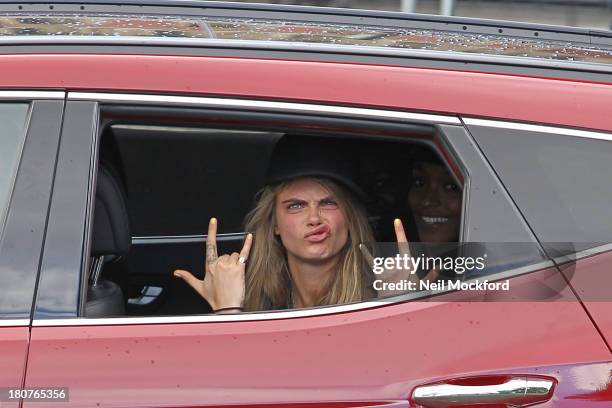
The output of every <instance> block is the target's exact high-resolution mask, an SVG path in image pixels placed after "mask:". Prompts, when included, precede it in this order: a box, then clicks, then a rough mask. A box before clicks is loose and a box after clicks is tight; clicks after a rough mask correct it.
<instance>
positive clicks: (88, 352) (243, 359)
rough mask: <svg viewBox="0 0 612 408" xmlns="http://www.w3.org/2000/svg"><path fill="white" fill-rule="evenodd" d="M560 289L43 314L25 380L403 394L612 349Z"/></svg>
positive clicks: (192, 397)
mask: <svg viewBox="0 0 612 408" xmlns="http://www.w3.org/2000/svg"><path fill="white" fill-rule="evenodd" d="M552 271H553V272H554V273H557V271H556V270H555V269H553V270H552ZM549 272H550V270H548V271H547V270H544V271H541V272H538V273H536V274H534V275H533V276H537V275H538V274H543V275H545V274H547V273H549ZM445 296H448V297H449V298H452V294H449V295H445ZM564 296H565V299H564V301H558V302H493V303H482V302H456V301H448V302H445V301H444V300H448V299H445V297H444V296H441V297H440V298H439V299H435V300H432V301H430V302H412V303H401V304H392V305H386V306H381V307H376V308H373V309H368V310H360V311H353V312H347V313H338V314H331V315H323V316H313V317H298V318H289V319H274V317H273V316H272V317H270V316H267V318H268V320H265V319H266V316H263V317H262V320H254V321H239V320H240V318H238V319H236V317H227V316H210V317H202V318H201V319H205V320H208V321H206V322H199V323H198V322H197V318H195V317H194V318H193V320H194V321H196V322H195V323H178V322H177V323H173V324H165V323H159V324H151V323H147V319H146V318H145V319H142V320H140V321H136V320H131V321H130V320H126V321H125V322H124V323H125V324H112V319H108V320H106V319H105V320H106V322H104V325H102V324H100V323H102V322H103V321H100V322H99V323H98V324H96V321H95V320H82V321H81V322H79V321H78V320H77V321H71V322H69V323H68V322H65V321H64V322H63V323H62V321H57V322H55V323H54V322H52V321H47V322H41V323H40V324H44V325H57V326H56V327H53V326H51V327H45V326H36V327H34V328H33V333H32V346H31V349H30V356H31V360H32V364H30V365H29V367H28V377H27V386H28V387H37V386H50V385H52V384H62V385H63V386H67V387H69V388H70V406H75V407H76V406H82V407H85V406H96V405H97V404H100V406H107V407H120V406H169V405H170V406H203V405H213V406H221V405H225V404H235V405H250V404H254V403H265V404H290V403H291V404H292V403H299V402H321V401H329V402H331V401H360V402H364V401H370V402H373V401H378V402H381V401H407V400H408V398H409V397H410V393H411V391H412V390H413V388H414V387H416V386H418V385H421V384H424V383H428V382H430V381H433V380H438V379H440V378H456V377H464V376H466V375H470V374H474V373H481V372H485V373H489V372H499V373H514V374H524V371H523V370H524V367H546V366H557V365H563V364H566V365H571V364H575V363H576V362H580V363H582V364H587V365H589V364H592V363H597V362H600V361H607V360H609V359H610V353H609V350H608V349H607V348H606V346H605V345H604V344H603V342H602V341H601V338H600V337H599V335H598V333H597V331H596V330H595V328H594V327H593V325H592V323H591V322H590V320H589V319H588V317H587V316H586V314H585V313H584V311H583V310H582V308H581V306H580V304H579V303H578V302H576V301H575V298H574V300H572V298H571V292H570V291H566V294H565V295H564ZM270 315H273V314H270ZM449 316H452V318H449ZM527 316H528V317H529V318H526V317H527ZM244 317H245V316H243V317H242V318H244ZM250 318H251V319H256V317H255V315H253V316H251V317H250ZM151 319H153V321H154V318H149V321H151ZM177 321H178V320H177ZM118 322H119V321H117V323H118ZM442 322H443V323H442ZM66 323H68V325H62V324H66ZM109 323H111V324H109ZM560 338H562V339H563V341H560V340H559V339H560ZM60 364H61V366H62V367H63V369H62V370H60V371H58V370H57V369H56V367H58V366H59V365H60ZM515 370H518V372H517V371H515ZM536 371H537V370H536ZM550 371H552V370H550ZM532 372H535V371H534V370H532ZM74 373H79V375H78V376H75V375H74ZM549 374H553V377H554V378H557V377H556V376H555V375H554V373H551V372H550V373H549ZM608 374H609V373H608ZM557 380H558V381H561V380H562V379H561V378H557ZM598 380H600V381H601V378H598ZM24 406H26V407H34V406H39V405H37V404H34V403H28V404H25V405H24Z"/></svg>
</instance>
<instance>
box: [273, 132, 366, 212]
mask: <svg viewBox="0 0 612 408" xmlns="http://www.w3.org/2000/svg"><path fill="white" fill-rule="evenodd" d="M349 149H350V145H349V143H348V141H340V140H334V139H328V138H321V137H316V138H315V137H308V136H293V135H286V136H283V137H282V138H281V139H280V140H279V141H278V143H277V144H276V146H275V147H274V151H273V152H272V157H271V159H270V165H269V167H268V173H267V177H266V182H267V184H270V185H275V184H279V183H282V182H284V181H290V180H293V179H296V178H299V177H323V178H328V179H330V180H332V181H335V182H337V183H338V184H340V185H341V186H343V187H345V188H346V189H347V190H348V191H349V192H350V193H352V194H353V195H354V196H355V197H356V198H359V199H360V200H362V199H363V198H364V193H363V190H362V189H361V188H360V187H359V186H358V184H357V177H358V174H359V168H358V163H357V161H356V159H355V157H354V156H352V155H351V152H350V151H349Z"/></svg>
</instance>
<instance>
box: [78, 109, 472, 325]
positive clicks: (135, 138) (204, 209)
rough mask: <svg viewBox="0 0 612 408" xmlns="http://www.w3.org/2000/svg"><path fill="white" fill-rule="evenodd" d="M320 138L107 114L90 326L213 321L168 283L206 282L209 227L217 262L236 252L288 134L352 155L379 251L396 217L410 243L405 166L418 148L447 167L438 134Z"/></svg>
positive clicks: (193, 296)
mask: <svg viewBox="0 0 612 408" xmlns="http://www.w3.org/2000/svg"><path fill="white" fill-rule="evenodd" d="M321 128H323V126H320V127H319V128H318V129H317V128H313V127H312V126H311V125H306V126H303V127H300V126H296V125H293V126H287V123H286V122H283V123H282V124H280V125H278V124H275V123H273V124H271V123H270V122H268V123H266V124H261V123H256V122H251V123H248V124H246V125H245V124H242V123H238V124H237V123H236V121H228V122H227V123H222V122H221V121H199V122H198V123H193V122H190V121H187V120H185V118H182V120H177V119H176V118H170V119H162V120H160V119H159V117H157V118H155V119H152V118H140V117H137V116H136V115H129V116H128V117H127V118H126V117H125V115H123V116H122V115H116V114H113V112H111V113H110V114H108V115H107V116H106V117H105V118H104V119H103V121H102V123H101V126H100V129H101V130H100V137H99V148H98V160H97V177H96V194H95V207H94V213H93V223H92V227H91V241H90V242H91V245H90V262H89V263H90V267H89V271H88V273H89V276H88V288H87V300H86V302H85V307H84V315H85V316H87V317H108V316H172V315H193V314H206V313H211V312H212V311H211V308H210V306H209V305H208V304H207V302H205V301H204V300H203V299H202V298H201V297H200V296H199V295H198V294H197V293H195V291H193V289H192V288H191V287H189V286H188V285H187V284H185V282H184V281H182V280H181V279H177V278H174V277H173V274H172V273H173V271H174V270H175V269H184V270H189V271H191V272H192V273H194V275H196V276H198V277H199V278H200V279H201V278H202V277H203V273H204V240H205V234H206V231H207V225H208V221H209V218H210V217H213V216H214V217H216V218H217V219H218V220H219V230H218V238H217V240H218V247H219V253H231V252H234V251H238V250H239V248H240V247H241V246H242V241H243V238H244V230H243V218H244V217H245V215H246V214H247V212H248V211H249V210H250V209H251V207H252V206H253V204H254V202H255V201H254V200H255V197H256V194H257V192H258V190H260V189H261V188H262V187H263V186H264V183H265V176H266V170H267V167H268V162H269V159H270V156H271V153H272V151H273V149H274V146H275V144H276V143H277V142H278V141H279V140H280V139H281V138H282V137H283V136H285V135H297V136H299V137H309V138H313V139H314V140H316V143H320V145H321V149H325V148H326V147H325V143H326V140H329V138H330V137H331V138H336V139H338V140H339V142H340V143H341V144H345V145H346V149H348V150H349V151H351V152H354V157H355V158H356V160H357V161H358V165H359V179H360V180H359V181H360V187H361V188H362V189H363V190H364V192H365V196H366V202H365V207H366V210H367V213H368V219H369V221H370V224H371V227H372V229H373V231H374V234H375V238H376V241H377V242H394V241H395V235H394V231H393V224H392V220H393V219H394V218H396V217H400V218H402V219H403V220H404V225H405V227H406V233H407V235H408V236H409V237H416V236H417V233H416V227H415V225H414V221H413V220H412V217H411V215H410V212H409V209H408V207H407V205H406V196H407V191H408V187H409V185H410V173H411V170H410V163H409V158H410V156H411V154H412V153H413V151H414V149H415V148H418V149H428V150H430V152H431V153H432V154H437V155H438V156H439V157H441V154H440V153H439V151H438V148H437V147H436V144H435V143H434V140H435V129H433V128H427V127H424V126H416V127H415V128H414V129H410V130H409V131H408V133H407V135H406V136H407V137H403V136H404V135H402V134H393V132H390V133H389V134H380V133H379V134H374V135H372V134H371V133H373V132H371V131H370V134H368V133H367V132H363V129H359V130H356V131H354V130H351V129H346V128H343V129H342V130H339V129H334V128H333V127H332V128H331V129H329V130H327V129H324V130H321ZM313 129H314V130H313ZM458 181H459V178H458ZM459 182H460V181H459ZM460 185H461V184H460Z"/></svg>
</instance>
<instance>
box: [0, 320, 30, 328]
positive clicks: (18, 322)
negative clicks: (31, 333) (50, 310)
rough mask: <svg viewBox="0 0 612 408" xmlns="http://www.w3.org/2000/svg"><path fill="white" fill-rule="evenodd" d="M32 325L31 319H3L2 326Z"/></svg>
mask: <svg viewBox="0 0 612 408" xmlns="http://www.w3.org/2000/svg"><path fill="white" fill-rule="evenodd" d="M21 326H25V327H28V326H30V319H1V320H0V328H2V327H21Z"/></svg>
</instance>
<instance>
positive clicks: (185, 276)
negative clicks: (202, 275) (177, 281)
mask: <svg viewBox="0 0 612 408" xmlns="http://www.w3.org/2000/svg"><path fill="white" fill-rule="evenodd" d="M174 276H176V277H177V278H181V279H182V280H184V281H185V282H187V283H188V284H189V286H191V287H192V288H194V289H195V290H196V291H198V292H199V291H200V284H201V283H202V281H201V280H199V279H198V278H196V277H195V276H193V274H192V273H191V272H189V271H184V270H182V269H177V270H176V271H174Z"/></svg>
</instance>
